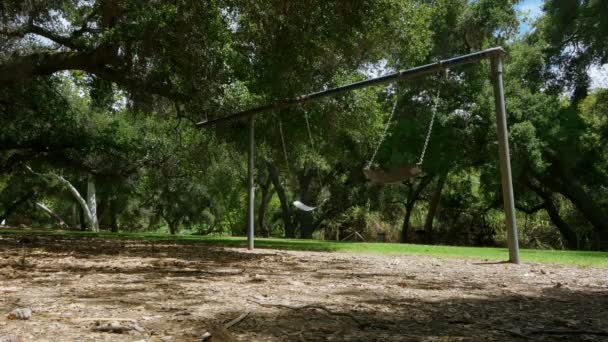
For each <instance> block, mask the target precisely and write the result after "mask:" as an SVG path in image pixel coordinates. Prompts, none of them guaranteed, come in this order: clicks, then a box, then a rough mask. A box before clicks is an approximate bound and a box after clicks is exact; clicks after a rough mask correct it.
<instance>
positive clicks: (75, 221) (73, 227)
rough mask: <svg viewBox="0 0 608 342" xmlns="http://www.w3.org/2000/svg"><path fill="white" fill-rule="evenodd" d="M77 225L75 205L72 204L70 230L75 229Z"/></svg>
mask: <svg viewBox="0 0 608 342" xmlns="http://www.w3.org/2000/svg"><path fill="white" fill-rule="evenodd" d="M77 224H78V213H77V212H76V204H75V203H72V229H76V225H77Z"/></svg>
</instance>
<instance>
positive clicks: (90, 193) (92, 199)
mask: <svg viewBox="0 0 608 342" xmlns="http://www.w3.org/2000/svg"><path fill="white" fill-rule="evenodd" d="M87 206H88V209H89V214H90V220H91V222H90V223H91V230H92V231H94V232H98V231H99V221H98V220H97V199H96V196H95V177H94V176H93V175H92V174H89V175H88V177H87Z"/></svg>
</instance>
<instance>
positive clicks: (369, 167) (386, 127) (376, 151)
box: [365, 97, 399, 170]
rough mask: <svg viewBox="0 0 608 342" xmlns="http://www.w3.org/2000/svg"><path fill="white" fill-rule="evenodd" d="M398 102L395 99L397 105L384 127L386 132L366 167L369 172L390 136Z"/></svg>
mask: <svg viewBox="0 0 608 342" xmlns="http://www.w3.org/2000/svg"><path fill="white" fill-rule="evenodd" d="M398 102H399V98H398V97H395V103H394V104H393V109H392V110H391V114H390V115H389V117H388V120H387V121H386V125H384V130H383V131H382V135H381V136H380V140H379V141H378V143H377V144H376V148H375V149H374V153H373V154H372V157H371V158H370V160H369V161H368V162H367V166H366V167H365V169H367V170H369V169H371V168H372V166H373V164H374V161H375V160H376V155H377V154H378V151H379V150H380V146H382V143H384V140H385V139H386V137H387V135H388V129H389V128H390V127H391V123H392V121H393V116H394V115H395V111H396V110H397V103H398Z"/></svg>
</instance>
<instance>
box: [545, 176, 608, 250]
mask: <svg viewBox="0 0 608 342" xmlns="http://www.w3.org/2000/svg"><path fill="white" fill-rule="evenodd" d="M550 170H551V173H550V174H549V175H548V177H544V178H542V179H540V180H541V181H542V182H543V183H544V184H546V185H547V186H548V187H549V188H551V189H553V190H554V191H555V192H558V193H560V194H562V195H564V196H565V197H566V198H568V199H569V200H570V201H571V202H572V203H573V204H574V206H576V208H577V209H578V210H579V211H580V212H581V214H583V216H584V217H585V218H586V219H587V221H589V223H590V224H591V225H592V226H593V228H594V229H595V230H596V231H597V233H598V234H599V236H600V238H602V239H603V238H606V239H608V214H606V212H605V211H604V210H603V209H602V208H601V207H600V206H599V205H598V204H597V203H596V202H595V200H594V199H593V198H592V197H591V196H590V195H589V194H588V193H587V191H586V190H585V189H584V188H583V187H582V185H581V184H580V183H579V182H578V181H577V180H576V178H575V177H574V175H572V173H571V172H570V171H568V170H565V169H564V168H563V167H561V165H555V164H554V165H552V167H551V168H550Z"/></svg>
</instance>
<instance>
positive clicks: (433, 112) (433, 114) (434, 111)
mask: <svg viewBox="0 0 608 342" xmlns="http://www.w3.org/2000/svg"><path fill="white" fill-rule="evenodd" d="M438 98H439V91H437V94H436V95H435V97H433V106H432V107H431V122H429V128H428V130H427V132H426V138H425V140H424V145H423V146H422V152H421V153H420V160H418V162H417V163H416V166H420V165H422V162H424V156H425V155H426V149H427V147H428V146H429V142H430V141H431V133H432V132H433V125H434V124H435V117H436V116H437V106H438V104H439V101H437V99H438Z"/></svg>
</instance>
